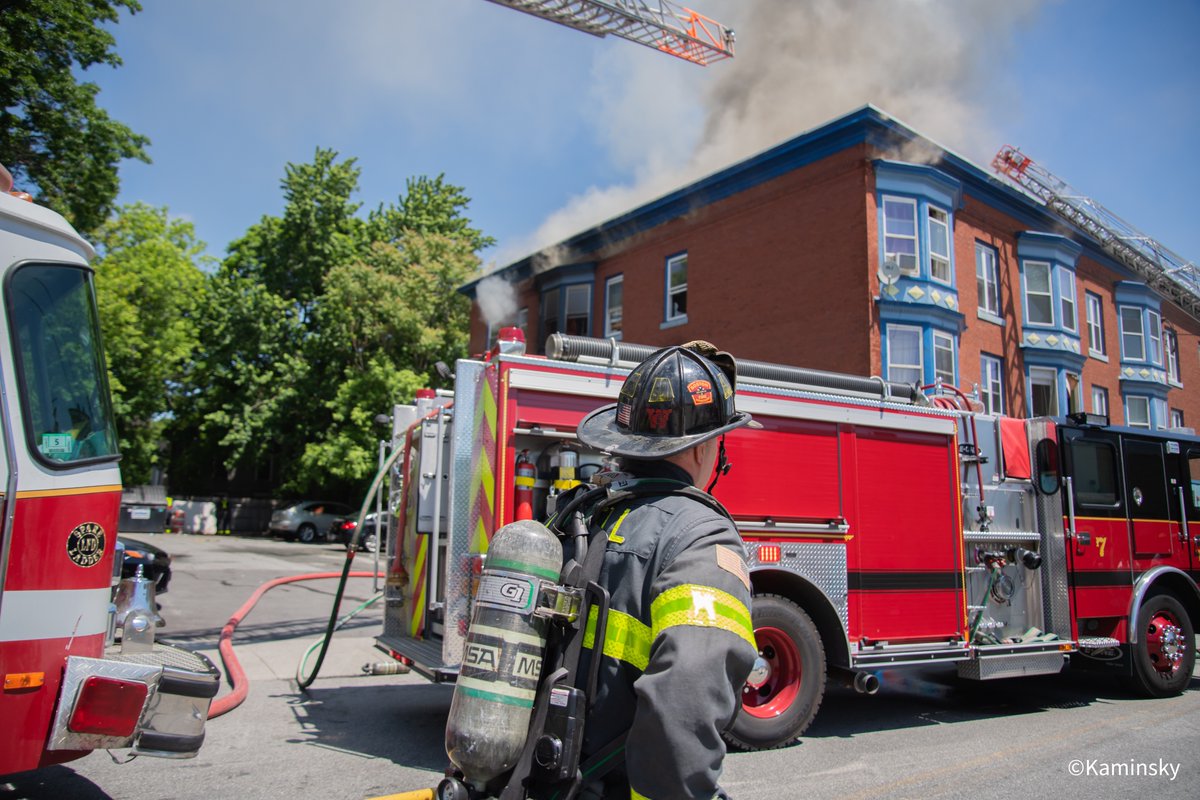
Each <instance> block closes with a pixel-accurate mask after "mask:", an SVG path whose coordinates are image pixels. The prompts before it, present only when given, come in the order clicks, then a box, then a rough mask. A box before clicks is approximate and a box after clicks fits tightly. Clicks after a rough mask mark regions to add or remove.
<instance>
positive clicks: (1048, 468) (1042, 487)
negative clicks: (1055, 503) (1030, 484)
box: [1034, 439, 1062, 495]
mask: <svg viewBox="0 0 1200 800" xmlns="http://www.w3.org/2000/svg"><path fill="white" fill-rule="evenodd" d="M1034 456H1035V460H1036V463H1037V488H1038V491H1040V492H1041V493H1042V494H1046V495H1051V494H1057V493H1058V490H1059V489H1060V488H1062V472H1061V471H1060V470H1059V468H1058V443H1057V442H1055V441H1054V440H1053V439H1042V440H1041V441H1039V442H1038V443H1037V447H1035V448H1034Z"/></svg>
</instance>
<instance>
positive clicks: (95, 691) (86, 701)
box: [67, 675, 150, 738]
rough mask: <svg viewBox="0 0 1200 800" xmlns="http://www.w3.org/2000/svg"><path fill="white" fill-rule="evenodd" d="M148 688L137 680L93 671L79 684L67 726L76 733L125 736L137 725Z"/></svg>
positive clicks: (130, 733) (128, 735)
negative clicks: (122, 678)
mask: <svg viewBox="0 0 1200 800" xmlns="http://www.w3.org/2000/svg"><path fill="white" fill-rule="evenodd" d="M149 691H150V689H149V687H148V686H146V684H144V683H140V682H138V681H122V680H117V679H115V678H104V677H101V676H99V675H92V676H90V677H88V678H86V679H84V681H83V685H82V686H80V687H79V699H78V700H77V701H76V702H75V710H74V711H72V712H71V721H70V722H68V723H67V728H68V729H70V730H72V731H74V732H75V733H96V734H100V735H102V736H120V737H122V738H128V737H130V736H132V735H133V732H134V731H135V730H136V729H137V723H138V720H139V719H140V718H141V716H142V707H143V706H145V705H146V695H147V694H149Z"/></svg>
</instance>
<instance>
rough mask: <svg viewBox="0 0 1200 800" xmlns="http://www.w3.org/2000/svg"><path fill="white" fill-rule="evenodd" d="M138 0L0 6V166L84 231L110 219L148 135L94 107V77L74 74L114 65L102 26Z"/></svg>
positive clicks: (134, 8)
mask: <svg viewBox="0 0 1200 800" xmlns="http://www.w3.org/2000/svg"><path fill="white" fill-rule="evenodd" d="M122 7H124V8H126V9H128V10H129V12H130V13H131V14H133V13H136V12H138V11H141V5H140V4H139V3H138V2H137V0H21V1H20V2H17V1H16V0H4V1H3V2H0V163H3V164H4V165H5V166H7V167H8V168H9V170H10V171H11V172H12V173H13V177H14V178H15V179H16V181H17V185H18V186H20V187H21V188H24V189H26V190H27V191H30V193H31V194H34V195H36V196H37V199H38V200H39V202H42V203H45V204H46V205H49V206H50V207H51V208H53V209H55V210H56V211H59V212H60V213H62V214H63V215H64V216H65V217H66V218H67V219H68V220H70V221H71V222H72V224H74V225H75V227H76V228H78V229H79V230H81V231H84V232H89V233H90V232H91V231H93V230H95V229H96V228H97V227H98V226H99V225H100V224H102V223H103V222H104V220H105V219H107V218H108V215H109V212H110V211H111V210H112V206H113V203H114V201H115V200H116V197H117V191H118V188H119V182H118V177H117V165H118V164H119V163H120V162H121V161H122V160H123V159H127V158H136V159H139V160H141V161H146V162H148V161H149V158H148V157H147V155H146V150H145V148H146V145H147V144H149V142H150V140H149V139H147V138H146V137H145V136H142V135H140V134H136V133H134V132H133V131H131V130H130V129H129V128H128V127H127V126H125V125H123V124H122V123H120V122H117V121H116V120H114V119H111V118H110V117H109V116H108V113H107V112H105V111H104V109H102V108H100V107H99V106H98V105H96V94H97V92H98V91H99V87H97V86H96V85H95V84H94V83H87V82H83V83H81V82H79V80H77V77H76V70H79V71H83V70H87V69H88V68H89V67H92V66H94V65H96V64H107V65H109V66H112V67H116V66H119V65H120V64H121V59H120V58H119V57H118V56H117V55H116V53H115V52H114V51H113V46H114V44H115V40H114V39H113V36H112V34H111V33H110V32H109V31H108V30H106V29H105V28H104V27H102V24H103V23H110V24H111V23H115V22H117V21H118V12H119V10H120V9H121V8H122Z"/></svg>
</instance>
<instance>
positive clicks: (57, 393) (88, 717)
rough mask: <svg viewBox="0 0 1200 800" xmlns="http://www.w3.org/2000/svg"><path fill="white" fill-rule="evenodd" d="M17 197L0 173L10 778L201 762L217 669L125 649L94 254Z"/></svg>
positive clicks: (116, 478)
mask: <svg viewBox="0 0 1200 800" xmlns="http://www.w3.org/2000/svg"><path fill="white" fill-rule="evenodd" d="M10 189H11V182H10V180H9V176H8V173H7V171H4V170H3V169H2V168H0V314H2V315H3V323H2V324H0V676H2V678H3V687H2V688H0V720H3V724H0V775H7V774H11V773H15V772H21V771H25V770H29V769H34V768H37V767H41V766H46V765H49V764H55V763H60V762H63V761H68V760H71V759H74V758H79V757H80V756H82V755H85V754H86V753H87V752H89V751H91V750H94V749H98V748H106V749H116V748H132V752H134V753H138V754H146V755H158V756H166V757H173V758H183V757H188V756H193V755H195V754H196V752H197V750H198V749H199V747H200V744H201V742H202V741H203V738H204V721H205V718H206V717H207V711H208V705H209V702H210V701H211V698H212V697H213V696H214V695H215V694H216V692H217V689H218V682H219V674H218V673H217V671H216V669H215V668H214V667H213V665H212V664H211V663H210V662H208V660H207V659H205V658H203V657H202V656H200V655H198V654H195V653H191V652H189V651H186V650H182V649H179V648H175V647H169V646H166V645H163V644H161V643H154V644H152V645H150V644H149V643H146V645H145V646H142V647H133V646H132V645H131V646H130V647H119V646H116V645H115V642H114V640H115V627H116V625H117V608H116V606H115V605H114V604H113V602H112V600H113V587H114V585H115V584H116V583H117V581H118V579H119V577H120V567H121V563H120V558H119V557H118V556H117V555H116V551H117V522H118V515H119V510H120V504H121V475H120V471H119V469H118V459H119V458H120V454H119V452H118V448H117V434H116V429H115V427H114V422H113V415H112V408H111V401H110V398H109V393H108V382H107V376H106V372H105V366H104V354H103V349H102V347H101V342H100V328H99V323H98V318H97V310H96V301H95V296H94V292H93V288H92V270H91V268H90V267H89V266H88V262H89V260H90V259H91V258H92V257H94V255H95V253H94V252H93V250H92V248H91V246H90V245H89V244H88V243H87V242H85V241H84V240H83V239H82V238H80V237H79V235H78V234H76V232H75V231H74V230H73V229H72V228H71V227H70V225H68V224H67V222H66V221H65V220H64V219H63V218H62V217H61V216H59V215H58V214H56V213H54V212H52V211H50V210H49V209H46V208H41V207H38V206H36V205H34V204H33V203H31V202H28V201H27V200H23V199H18V198H17V197H15V196H12V195H10V193H9V191H10ZM135 650H136V651H137V652H134V651H135Z"/></svg>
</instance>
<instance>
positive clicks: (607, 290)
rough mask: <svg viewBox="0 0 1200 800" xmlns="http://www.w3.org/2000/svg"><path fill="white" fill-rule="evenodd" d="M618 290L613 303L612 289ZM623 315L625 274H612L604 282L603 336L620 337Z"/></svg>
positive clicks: (608, 337) (618, 338)
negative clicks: (618, 297) (618, 299)
mask: <svg viewBox="0 0 1200 800" xmlns="http://www.w3.org/2000/svg"><path fill="white" fill-rule="evenodd" d="M614 290H617V291H619V293H620V295H621V297H620V301H621V302H619V303H617V304H615V305H614V304H613V291H614ZM624 316H625V276H624V275H613V276H612V277H610V278H609V279H608V280H606V281H605V282H604V338H606V339H617V340H618V341H620V339H621V330H622V327H623V325H622V322H623V318H624Z"/></svg>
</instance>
